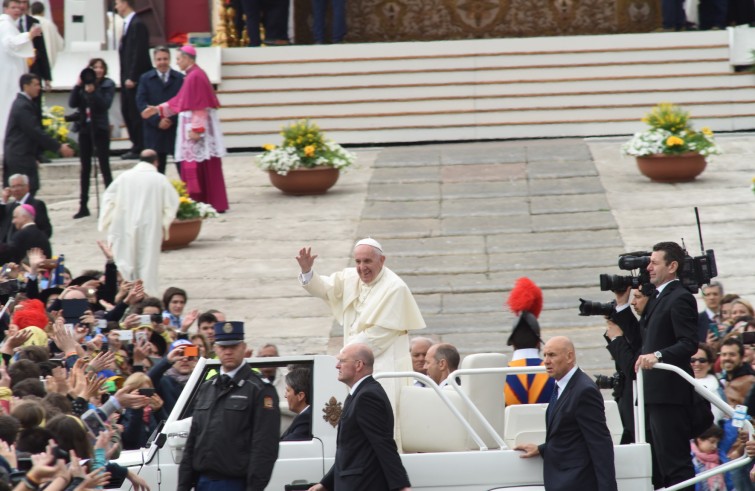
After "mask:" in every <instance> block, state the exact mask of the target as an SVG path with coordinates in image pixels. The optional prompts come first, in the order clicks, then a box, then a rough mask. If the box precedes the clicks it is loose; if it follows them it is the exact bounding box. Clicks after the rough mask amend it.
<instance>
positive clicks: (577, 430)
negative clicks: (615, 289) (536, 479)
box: [514, 336, 617, 491]
mask: <svg viewBox="0 0 755 491" xmlns="http://www.w3.org/2000/svg"><path fill="white" fill-rule="evenodd" d="M543 356H544V357H545V360H544V364H545V370H546V372H547V373H548V375H549V376H551V377H552V378H554V379H555V380H556V388H555V390H554V391H553V396H552V397H551V401H550V403H549V404H548V409H547V411H546V413H545V427H546V431H545V443H543V444H542V445H535V444H534V443H524V444H522V445H518V446H516V447H514V450H519V451H522V452H524V453H523V454H522V455H521V457H522V458H532V457H537V456H538V455H539V456H541V457H542V458H543V481H544V483H545V489H546V491H571V490H575V489H579V490H580V491H616V490H617V486H616V470H615V467H614V458H613V442H612V441H611V434H610V432H609V431H608V426H607V425H606V414H605V407H604V405H603V397H602V396H601V395H600V390H599V389H598V386H597V385H595V382H593V381H592V379H591V378H590V376H589V375H587V374H586V373H584V372H583V371H582V370H580V369H579V368H578V367H577V355H576V353H575V350H574V344H573V343H572V342H571V340H569V338H567V337H564V336H557V337H554V338H551V339H550V340H549V341H548V342H547V343H545V348H543Z"/></svg>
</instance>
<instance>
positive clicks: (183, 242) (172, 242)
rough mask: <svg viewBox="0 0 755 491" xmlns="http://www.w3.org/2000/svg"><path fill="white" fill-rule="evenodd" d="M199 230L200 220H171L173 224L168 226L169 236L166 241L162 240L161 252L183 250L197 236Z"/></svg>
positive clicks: (200, 227) (200, 226)
mask: <svg viewBox="0 0 755 491" xmlns="http://www.w3.org/2000/svg"><path fill="white" fill-rule="evenodd" d="M201 229H202V219H201V218H193V219H191V220H173V223H171V224H170V232H169V234H170V235H169V237H168V239H167V240H163V245H162V250H163V251H171V250H174V249H183V248H184V247H186V246H188V245H189V244H190V243H191V242H193V241H194V240H195V239H196V238H197V237H198V236H199V231H200V230H201Z"/></svg>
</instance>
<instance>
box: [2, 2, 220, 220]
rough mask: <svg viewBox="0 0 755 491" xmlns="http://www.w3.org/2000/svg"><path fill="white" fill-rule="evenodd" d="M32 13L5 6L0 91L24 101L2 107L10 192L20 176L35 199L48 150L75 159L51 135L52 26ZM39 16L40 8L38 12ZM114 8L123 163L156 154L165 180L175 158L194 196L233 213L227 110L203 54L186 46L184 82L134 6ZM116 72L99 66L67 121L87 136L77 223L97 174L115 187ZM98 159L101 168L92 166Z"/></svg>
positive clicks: (87, 73)
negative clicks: (46, 111) (46, 102)
mask: <svg viewBox="0 0 755 491" xmlns="http://www.w3.org/2000/svg"><path fill="white" fill-rule="evenodd" d="M27 9H28V1H27V0H3V14H2V15H0V63H2V65H3V68H4V72H3V74H2V76H0V84H2V85H0V86H2V87H3V88H4V89H6V91H5V93H6V94H12V93H17V94H18V95H17V96H16V97H15V100H14V99H12V98H10V97H5V98H3V101H4V102H3V103H0V138H2V142H1V143H2V145H0V155H2V161H3V184H4V186H5V187H8V186H9V184H10V183H9V178H10V176H11V175H14V174H24V175H26V176H27V177H28V178H29V180H30V193H31V196H32V197H33V196H34V195H35V194H36V193H37V192H38V191H39V188H40V179H39V170H38V167H39V164H40V163H42V162H45V161H46V159H45V156H44V152H53V153H55V152H57V153H59V154H60V155H62V156H64V157H72V156H73V155H74V149H73V148H72V147H71V146H70V145H68V144H67V143H61V142H60V140H59V138H57V135H51V134H49V132H48V131H46V130H45V127H44V121H43V117H42V114H43V113H42V96H41V92H42V90H43V87H44V88H47V89H49V87H50V80H51V71H50V70H51V69H50V66H51V65H50V62H49V60H48V57H47V52H46V49H45V42H46V40H45V39H44V34H43V31H44V30H45V29H44V28H43V27H41V26H42V25H46V24H43V22H42V21H40V20H37V19H36V18H34V17H32V16H29V15H26V10H27ZM34 9H35V10H34V11H38V10H39V8H38V6H37V5H36V4H35V6H34ZM115 10H116V12H117V13H118V15H120V16H121V17H122V18H123V29H122V36H121V38H120V41H119V43H118V53H119V64H120V75H121V77H120V101H121V113H122V115H123V119H124V122H125V123H126V127H127V129H128V136H129V139H130V141H131V148H130V149H129V150H128V151H127V152H126V153H125V154H123V155H122V158H124V159H138V158H140V156H141V152H142V151H143V150H146V149H150V150H154V151H155V152H157V155H158V159H159V165H158V171H159V172H160V173H162V174H164V173H165V170H166V164H167V157H168V155H169V154H172V155H173V156H174V159H175V161H176V165H177V168H178V171H179V175H180V176H181V179H182V180H183V181H184V182H186V188H187V191H188V193H189V196H190V197H191V198H192V199H193V200H194V201H198V202H203V203H208V204H209V205H211V206H212V207H213V208H214V209H215V211H217V212H219V213H224V212H225V211H226V210H227V209H228V197H227V194H226V189H225V180H224V177H223V170H222V160H221V158H222V157H223V156H224V155H225V147H224V146H223V139H222V131H221V129H220V123H219V120H218V117H217V108H218V107H219V106H220V104H219V102H218V99H217V97H216V96H215V93H214V89H213V88H212V85H211V83H210V81H209V79H208V77H207V75H206V73H205V72H204V71H203V70H202V69H201V68H200V67H199V66H198V65H197V64H196V58H197V51H196V50H195V49H194V48H193V47H192V46H188V45H187V46H184V47H182V48H180V50H179V52H178V56H177V59H176V63H177V64H178V65H179V67H180V68H181V70H183V71H184V72H185V73H186V77H184V75H183V74H181V73H180V72H177V71H175V70H172V69H171V68H170V50H169V49H168V48H166V47H157V48H156V49H155V50H154V52H153V55H152V58H151V57H150V48H149V30H148V28H147V26H146V25H145V24H144V22H142V21H141V19H140V18H139V17H138V16H137V15H136V12H135V11H134V0H116V2H115ZM48 30H49V29H48ZM153 62H154V66H153ZM107 74H108V65H107V63H106V62H105V60H104V59H102V58H93V59H91V60H90V61H89V63H88V64H87V66H86V67H85V68H84V69H83V70H82V71H81V74H80V76H79V78H78V81H77V83H76V84H75V85H74V87H73V89H72V90H71V93H70V96H69V100H68V105H69V106H70V108H71V110H72V113H71V114H69V115H67V116H66V120H67V121H69V122H70V123H71V128H72V130H73V132H74V133H75V134H77V135H78V153H79V159H80V162H81V171H80V194H79V209H78V211H77V212H76V214H75V215H74V216H73V218H74V219H79V218H84V217H87V216H90V215H91V212H90V210H89V195H90V181H91V176H92V171H93V169H95V176H96V175H97V174H98V173H101V174H102V180H103V184H104V188H106V189H107V188H108V187H109V186H110V184H111V183H112V182H113V178H112V173H111V171H110V142H111V134H112V131H113V128H112V125H111V122H110V117H109V112H110V108H111V106H112V103H113V100H114V98H115V94H116V83H115V81H113V80H112V79H110V78H108V76H107ZM94 157H96V159H97V161H96V164H94V165H93V158H94ZM181 163H183V165H181ZM95 185H96V184H95Z"/></svg>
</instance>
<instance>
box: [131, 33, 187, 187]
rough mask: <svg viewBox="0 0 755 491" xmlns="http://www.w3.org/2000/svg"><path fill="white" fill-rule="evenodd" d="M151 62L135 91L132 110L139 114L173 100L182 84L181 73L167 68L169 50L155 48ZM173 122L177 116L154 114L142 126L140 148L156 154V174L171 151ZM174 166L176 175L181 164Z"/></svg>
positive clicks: (174, 146) (159, 47)
mask: <svg viewBox="0 0 755 491" xmlns="http://www.w3.org/2000/svg"><path fill="white" fill-rule="evenodd" d="M154 62H155V68H154V69H152V70H150V71H148V72H147V73H145V74H144V75H142V77H141V78H140V79H139V85H137V88H136V107H137V108H138V110H139V113H141V112H142V111H144V110H145V109H147V106H158V105H160V104H162V103H163V102H165V101H167V100H168V99H171V98H173V97H174V96H175V95H176V94H178V90H179V89H180V88H181V85H182V84H183V81H184V76H183V74H182V73H181V72H177V71H175V70H172V69H171V68H170V50H169V49H168V48H166V47H165V46H158V47H157V48H155V53H154ZM177 121H178V116H172V117H170V118H161V117H160V116H159V115H157V114H156V115H154V116H152V117H150V118H147V119H145V120H143V123H142V137H143V139H144V148H151V149H152V150H154V151H155V152H157V158H158V159H159V160H160V164H159V165H158V166H157V170H158V171H159V172H160V174H165V167H166V165H167V163H168V154H171V155H172V154H173V153H174V152H175V148H176V122H177ZM176 167H177V168H178V175H179V176H180V175H181V164H180V163H179V162H176Z"/></svg>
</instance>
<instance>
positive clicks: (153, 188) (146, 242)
mask: <svg viewBox="0 0 755 491" xmlns="http://www.w3.org/2000/svg"><path fill="white" fill-rule="evenodd" d="M140 159H141V162H139V163H138V164H136V165H135V166H134V167H132V168H131V169H129V170H127V171H126V172H124V173H122V174H121V175H119V176H118V177H116V178H115V180H114V181H113V182H112V183H111V184H110V186H108V187H107V189H106V190H105V194H104V195H103V197H102V211H101V215H100V223H99V229H100V231H104V230H107V241H108V243H109V244H110V245H111V247H112V249H113V257H114V259H115V264H116V265H117V266H118V271H120V272H121V274H122V275H123V278H124V279H125V280H128V281H134V280H136V279H142V280H143V281H144V290H145V291H146V292H147V293H149V294H150V295H152V296H156V295H158V294H159V293H160V284H159V280H160V277H159V271H158V264H159V259H160V247H161V246H162V241H163V234H164V236H165V237H166V238H167V237H168V230H169V228H170V224H171V222H172V221H173V219H174V218H176V211H177V210H178V193H177V192H176V190H175V188H174V187H173V185H172V184H171V183H170V180H168V178H167V177H165V176H164V175H163V174H160V173H159V172H158V171H157V165H158V162H159V161H158V158H157V153H155V151H154V150H144V151H143V152H142V153H141V155H140Z"/></svg>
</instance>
